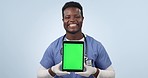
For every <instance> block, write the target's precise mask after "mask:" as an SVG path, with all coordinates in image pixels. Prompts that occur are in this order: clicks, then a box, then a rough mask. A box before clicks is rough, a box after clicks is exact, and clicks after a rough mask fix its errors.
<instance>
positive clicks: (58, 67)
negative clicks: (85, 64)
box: [51, 61, 70, 76]
mask: <svg viewBox="0 0 148 78" xmlns="http://www.w3.org/2000/svg"><path fill="white" fill-rule="evenodd" d="M60 65H62V61H61V62H60V63H59V64H57V65H55V66H52V67H51V70H52V71H53V72H54V73H55V74H56V75H58V76H63V75H66V74H70V72H66V71H61V70H60Z"/></svg>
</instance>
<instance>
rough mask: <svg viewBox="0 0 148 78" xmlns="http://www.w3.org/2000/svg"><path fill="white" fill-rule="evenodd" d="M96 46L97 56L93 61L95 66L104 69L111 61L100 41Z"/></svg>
mask: <svg viewBox="0 0 148 78" xmlns="http://www.w3.org/2000/svg"><path fill="white" fill-rule="evenodd" d="M97 47H98V50H97V51H98V56H97V59H96V62H95V65H96V67H97V68H99V69H102V70H105V69H107V68H108V67H109V66H110V65H111V64H112V63H111V60H110V58H109V56H108V54H107V52H106V50H105V48H104V47H103V45H102V44H101V43H99V45H98V46H97Z"/></svg>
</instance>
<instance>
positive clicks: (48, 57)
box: [40, 45, 54, 69]
mask: <svg viewBox="0 0 148 78" xmlns="http://www.w3.org/2000/svg"><path fill="white" fill-rule="evenodd" d="M52 47H53V46H52V45H50V46H49V47H48V48H47V49H46V51H45V53H44V55H43V57H42V59H41V61H40V64H41V65H42V66H43V67H45V68H46V69H48V68H51V67H52V66H53V65H54V61H53V60H54V58H53V49H52Z"/></svg>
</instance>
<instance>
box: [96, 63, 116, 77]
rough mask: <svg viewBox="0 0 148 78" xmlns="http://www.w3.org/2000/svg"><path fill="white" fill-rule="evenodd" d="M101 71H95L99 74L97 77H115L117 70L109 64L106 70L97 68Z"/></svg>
mask: <svg viewBox="0 0 148 78" xmlns="http://www.w3.org/2000/svg"><path fill="white" fill-rule="evenodd" d="M97 70H98V71H99V72H98V73H97V72H96V73H95V74H98V76H97V75H96V76H94V77H95V78H115V71H114V69H113V67H112V66H109V67H108V68H107V69H106V70H101V69H97Z"/></svg>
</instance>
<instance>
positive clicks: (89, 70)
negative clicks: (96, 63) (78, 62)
mask: <svg viewBox="0 0 148 78" xmlns="http://www.w3.org/2000/svg"><path fill="white" fill-rule="evenodd" d="M84 67H85V69H86V71H84V72H75V73H76V74H79V75H81V76H84V77H89V76H90V75H92V74H95V73H96V71H97V68H95V67H92V66H88V65H85V64H84Z"/></svg>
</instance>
